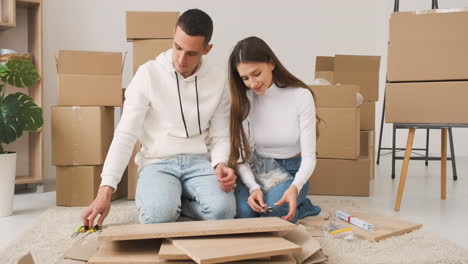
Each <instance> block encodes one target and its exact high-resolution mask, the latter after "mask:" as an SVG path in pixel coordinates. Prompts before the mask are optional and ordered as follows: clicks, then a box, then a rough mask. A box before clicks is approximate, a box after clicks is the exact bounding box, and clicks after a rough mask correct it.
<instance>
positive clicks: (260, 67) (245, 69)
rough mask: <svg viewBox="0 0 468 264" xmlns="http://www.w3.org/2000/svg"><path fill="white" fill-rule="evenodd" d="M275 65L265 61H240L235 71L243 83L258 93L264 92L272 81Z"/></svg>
mask: <svg viewBox="0 0 468 264" xmlns="http://www.w3.org/2000/svg"><path fill="white" fill-rule="evenodd" d="M274 69H275V65H273V63H266V62H241V63H239V65H237V72H238V73H239V76H240V77H241V79H242V80H243V81H244V84H245V85H246V86H247V87H248V88H249V89H252V91H253V92H254V93H256V94H258V95H261V94H264V93H265V91H266V90H267V89H268V88H269V87H270V86H271V84H272V83H273V70H274Z"/></svg>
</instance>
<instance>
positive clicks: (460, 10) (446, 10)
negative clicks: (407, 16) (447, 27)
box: [415, 8, 468, 15]
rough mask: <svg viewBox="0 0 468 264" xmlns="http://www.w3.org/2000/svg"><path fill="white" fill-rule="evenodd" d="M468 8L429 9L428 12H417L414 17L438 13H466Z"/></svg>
mask: <svg viewBox="0 0 468 264" xmlns="http://www.w3.org/2000/svg"><path fill="white" fill-rule="evenodd" d="M466 11H468V8H448V9H429V10H417V11H415V14H416V15H428V14H440V13H455V12H466Z"/></svg>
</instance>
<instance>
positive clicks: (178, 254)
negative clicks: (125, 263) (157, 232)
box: [159, 239, 271, 260]
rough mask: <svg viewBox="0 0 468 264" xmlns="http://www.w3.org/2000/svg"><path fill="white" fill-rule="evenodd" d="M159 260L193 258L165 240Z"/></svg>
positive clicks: (266, 258) (267, 258)
mask: <svg viewBox="0 0 468 264" xmlns="http://www.w3.org/2000/svg"><path fill="white" fill-rule="evenodd" d="M159 258H160V259H166V260H187V259H190V260H191V258H190V257H189V256H187V254H185V253H184V252H183V251H182V250H180V249H179V248H178V247H176V246H174V244H172V242H171V240H168V239H164V240H163V242H162V243H161V248H159ZM269 259H271V257H263V258H258V259H255V260H269Z"/></svg>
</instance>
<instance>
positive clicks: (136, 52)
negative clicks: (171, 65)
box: [133, 39, 173, 74]
mask: <svg viewBox="0 0 468 264" xmlns="http://www.w3.org/2000/svg"><path fill="white" fill-rule="evenodd" d="M172 43H173V40H172V39H144V40H134V41H133V73H134V74H135V72H136V71H137V70H138V67H140V65H142V64H144V63H145V62H147V61H149V60H154V59H156V57H157V56H158V55H159V54H161V53H162V52H165V51H166V50H168V49H170V48H171V47H172Z"/></svg>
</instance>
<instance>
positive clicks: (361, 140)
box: [309, 55, 380, 196]
mask: <svg viewBox="0 0 468 264" xmlns="http://www.w3.org/2000/svg"><path fill="white" fill-rule="evenodd" d="M379 68H380V57H378V56H356V55H337V56H336V57H317V60H316V73H315V77H316V78H322V79H325V80H327V81H328V82H329V83H330V85H311V86H310V88H311V89H312V91H313V92H314V97H315V100H316V107H317V114H318V116H319V118H320V119H321V122H320V124H319V128H318V135H319V137H318V141H317V165H316V168H315V171H314V173H313V175H312V177H311V179H310V188H309V194H321V195H353V196H369V181H370V180H371V179H372V178H373V176H374V130H375V102H376V101H377V100H378V97H379ZM358 93H360V94H361V95H362V96H363V103H362V104H359V100H358V95H357V94H358Z"/></svg>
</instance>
